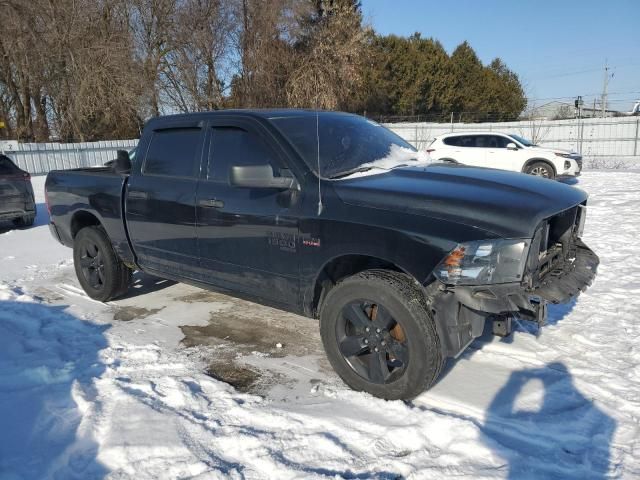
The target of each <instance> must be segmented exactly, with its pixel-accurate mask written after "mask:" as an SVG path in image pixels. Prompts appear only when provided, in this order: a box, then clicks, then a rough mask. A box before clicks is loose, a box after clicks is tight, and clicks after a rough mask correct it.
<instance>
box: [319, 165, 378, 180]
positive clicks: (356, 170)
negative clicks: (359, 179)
mask: <svg viewBox="0 0 640 480" xmlns="http://www.w3.org/2000/svg"><path fill="white" fill-rule="evenodd" d="M374 168H380V167H372V166H368V167H363V166H362V165H361V166H359V167H356V168H352V169H351V170H346V171H344V172H340V173H337V174H335V175H331V176H330V177H329V178H330V179H331V180H335V179H337V178H342V177H347V176H349V175H351V174H353V173H360V172H368V171H369V170H372V169H374Z"/></svg>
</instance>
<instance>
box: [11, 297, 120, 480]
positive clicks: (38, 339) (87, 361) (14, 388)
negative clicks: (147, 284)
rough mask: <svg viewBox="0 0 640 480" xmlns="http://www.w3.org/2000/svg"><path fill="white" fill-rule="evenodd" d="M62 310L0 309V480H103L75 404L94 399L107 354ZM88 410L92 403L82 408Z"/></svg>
mask: <svg viewBox="0 0 640 480" xmlns="http://www.w3.org/2000/svg"><path fill="white" fill-rule="evenodd" d="M65 308H66V307H65V306H51V305H46V304H39V303H29V302H15V301H0V477H2V478H5V477H4V475H8V478H23V479H41V478H65V479H66V478H69V479H76V478H77V479H93V478H102V477H104V476H105V475H106V474H107V473H108V472H107V470H106V469H105V467H104V466H103V465H101V464H100V463H99V462H98V461H97V459H96V453H97V444H96V443H95V441H94V440H93V438H92V437H91V434H90V433H87V432H83V431H81V429H79V426H80V422H81V420H82V414H81V413H80V411H79V408H78V404H77V403H76V399H81V398H93V397H95V394H94V392H93V389H94V385H93V380H94V379H95V378H97V377H99V376H100V375H101V374H102V373H103V371H104V365H103V364H102V363H101V362H100V359H99V357H98V352H99V351H100V350H101V349H103V348H105V347H106V346H107V341H106V339H105V337H104V331H105V330H106V329H107V328H109V327H108V326H99V325H96V324H93V323H90V322H88V321H83V320H80V319H78V318H76V317H74V316H73V315H70V314H69V313H67V312H65V311H64V310H65ZM88 401H89V402H91V400H88Z"/></svg>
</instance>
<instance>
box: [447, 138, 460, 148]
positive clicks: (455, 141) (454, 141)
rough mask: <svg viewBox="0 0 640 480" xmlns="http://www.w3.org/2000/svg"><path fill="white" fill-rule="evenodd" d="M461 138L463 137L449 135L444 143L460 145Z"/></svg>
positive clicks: (453, 145) (454, 145)
mask: <svg viewBox="0 0 640 480" xmlns="http://www.w3.org/2000/svg"><path fill="white" fill-rule="evenodd" d="M460 139H461V137H447V138H445V139H444V140H443V143H444V144H445V145H451V146H452V147H459V146H460Z"/></svg>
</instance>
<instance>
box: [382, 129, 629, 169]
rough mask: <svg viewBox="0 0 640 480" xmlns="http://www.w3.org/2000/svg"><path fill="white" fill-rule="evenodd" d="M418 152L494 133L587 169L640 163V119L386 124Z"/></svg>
mask: <svg viewBox="0 0 640 480" xmlns="http://www.w3.org/2000/svg"><path fill="white" fill-rule="evenodd" d="M386 126H387V127H389V128H390V129H391V130H393V131H394V132H396V133H397V134H398V135H400V136H401V137H403V138H405V139H406V140H407V141H408V142H410V143H412V144H413V145H415V146H416V147H417V148H425V147H426V146H427V145H428V144H429V143H430V142H431V140H432V139H433V138H434V137H435V136H437V135H441V134H443V133H449V132H452V131H455V132H457V131H476V130H490V131H499V132H504V133H513V134H516V135H520V136H522V137H525V138H528V139H531V140H533V141H534V143H536V144H539V145H544V146H550V147H558V148H564V149H567V150H573V151H576V152H578V153H581V154H582V156H583V157H584V158H585V160H587V165H589V164H591V165H598V164H599V163H598V161H599V160H604V159H614V160H619V161H622V162H624V163H635V162H638V161H640V117H618V118H585V119H575V120H530V121H521V122H501V123H389V124H386Z"/></svg>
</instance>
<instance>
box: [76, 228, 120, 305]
mask: <svg viewBox="0 0 640 480" xmlns="http://www.w3.org/2000/svg"><path fill="white" fill-rule="evenodd" d="M73 263H74V266H75V270H76V275H77V276H78V281H79V282H80V285H81V286H82V288H83V289H84V291H85V292H86V293H87V295H89V297H91V298H93V299H94V300H98V301H100V302H107V301H109V300H113V299H114V298H118V297H120V296H122V295H124V294H125V293H126V292H127V290H128V289H129V285H130V283H131V273H132V272H131V269H129V268H128V267H127V266H126V265H125V264H124V263H123V262H122V260H120V258H119V257H118V255H117V254H116V252H115V251H114V250H113V246H112V245H111V242H110V241H109V238H108V237H107V234H106V233H105V231H104V230H103V229H102V227H99V226H91V227H85V228H83V229H82V230H80V231H79V232H78V234H77V235H76V237H75V240H74V244H73Z"/></svg>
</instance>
